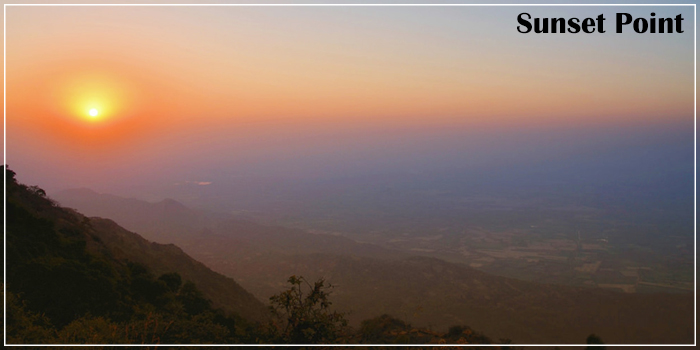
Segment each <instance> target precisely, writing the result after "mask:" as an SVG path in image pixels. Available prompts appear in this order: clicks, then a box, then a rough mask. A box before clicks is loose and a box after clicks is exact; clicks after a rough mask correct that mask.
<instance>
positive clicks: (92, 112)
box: [88, 108, 100, 118]
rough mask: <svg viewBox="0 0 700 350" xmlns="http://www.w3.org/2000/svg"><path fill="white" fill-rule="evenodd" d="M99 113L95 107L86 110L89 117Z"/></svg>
mask: <svg viewBox="0 0 700 350" xmlns="http://www.w3.org/2000/svg"><path fill="white" fill-rule="evenodd" d="M99 113H100V112H99V111H98V110H97V108H91V109H90V110H89V111H88V114H89V115H90V116H91V117H93V118H95V117H97V115H98V114H99Z"/></svg>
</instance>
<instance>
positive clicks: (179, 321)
mask: <svg viewBox="0 0 700 350" xmlns="http://www.w3.org/2000/svg"><path fill="white" fill-rule="evenodd" d="M6 175H7V182H6V188H7V208H6V210H7V222H6V227H7V236H6V239H7V241H6V249H7V266H6V268H7V279H6V281H5V283H6V286H7V292H8V295H7V297H8V316H7V319H6V325H7V334H8V342H10V343H27V342H30V343H61V342H67V343H85V342H88V343H89V342H92V343H135V342H141V343H160V342H163V343H198V342H207V343H208V342H242V341H247V339H246V336H248V335H246V334H245V333H241V330H242V329H246V327H249V326H247V325H251V324H250V322H249V320H263V319H264V318H265V315H266V314H267V310H266V308H265V307H264V305H263V304H262V303H261V302H259V301H258V300H256V299H255V298H254V297H252V296H251V295H250V294H249V293H247V292H246V291H245V290H243V289H242V288H241V287H240V286H238V285H237V284H236V283H235V282H234V281H233V280H232V279H230V278H227V277H224V276H222V275H219V274H217V273H214V272H212V271H211V270H209V269H207V268H206V267H205V266H204V265H202V264H201V263H198V262H196V261H194V260H193V259H191V258H190V257H189V256H187V255H186V254H184V253H183V252H182V251H181V250H180V249H179V248H177V247H175V246H165V245H159V244H155V243H149V242H147V241H146V240H144V239H143V238H141V237H139V236H138V235H136V234H134V233H131V232H128V231H126V230H124V229H122V228H120V227H119V226H117V225H116V224H114V223H113V222H111V221H108V220H104V219H89V218H86V217H85V216H83V215H81V214H79V213H77V212H75V211H73V210H70V209H64V208H61V207H59V206H58V205H57V204H56V203H55V202H53V201H52V200H51V199H49V198H47V197H46V194H45V192H44V191H43V190H42V189H40V188H38V187H29V186H25V185H22V184H20V183H18V182H17V180H16V179H15V174H14V172H12V171H10V170H6ZM193 282H194V283H193ZM200 288H201V291H200ZM210 300H213V305H214V306H217V307H221V308H222V309H214V308H212V307H211V305H212V302H211V301H210ZM39 335H40V336H39ZM147 335H148V337H146V336H147ZM139 337H140V338H139ZM137 338H138V339H137Z"/></svg>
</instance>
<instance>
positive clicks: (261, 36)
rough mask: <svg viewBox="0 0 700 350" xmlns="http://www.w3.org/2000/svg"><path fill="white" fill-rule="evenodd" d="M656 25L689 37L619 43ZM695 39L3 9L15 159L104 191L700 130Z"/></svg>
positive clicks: (306, 17)
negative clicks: (276, 164) (521, 141)
mask: <svg viewBox="0 0 700 350" xmlns="http://www.w3.org/2000/svg"><path fill="white" fill-rule="evenodd" d="M651 11H655V12H656V14H657V17H663V16H669V17H673V16H675V15H677V14H679V13H680V14H682V15H683V17H684V18H685V23H684V24H685V26H684V28H685V29H686V33H684V34H656V35H654V34H641V35H640V34H634V33H625V34H616V33H614V15H615V13H616V12H629V13H631V14H633V15H635V16H648V14H649V12H651ZM521 12H529V13H530V14H531V15H533V16H536V17H579V18H582V17H595V16H597V15H598V14H601V13H603V14H604V15H605V17H606V18H607V21H606V29H607V31H608V32H607V33H605V34H589V35H586V34H576V35H574V34H550V35H536V34H519V33H518V32H517V30H516V27H517V22H516V17H517V15H518V14H519V13H521ZM694 25H695V24H694V19H693V9H692V7H683V8H680V7H654V8H644V7H642V8H639V7H637V8H630V7H585V8H584V7H447V8H438V7H427V8H426V7H420V8H417V7H380V8H376V7H8V8H7V12H6V31H7V33H6V38H7V39H6V40H7V42H6V45H7V47H6V49H7V52H6V59H7V61H6V64H7V71H6V79H7V80H6V83H7V91H6V93H7V106H6V107H7V116H6V122H7V163H8V164H9V165H10V167H12V168H13V169H15V170H17V171H18V172H19V173H20V174H21V177H23V178H25V179H27V180H25V181H26V182H29V183H37V184H39V185H43V186H47V187H49V188H60V187H70V186H77V185H81V184H85V185H94V186H98V187H99V186H100V184H103V183H104V181H107V180H109V181H111V182H115V181H119V180H118V179H115V176H116V175H115V174H120V176H121V175H123V176H124V179H126V178H133V177H136V176H140V175H139V172H138V171H136V170H133V169H142V170H144V171H146V170H145V169H149V170H148V171H150V172H157V171H161V172H165V171H171V172H177V170H176V169H183V167H187V166H188V164H190V166H196V167H197V168H213V167H216V168H217V169H220V168H222V167H223V168H226V169H232V168H235V167H239V166H243V165H244V164H246V165H250V164H251V163H255V162H256V161H263V160H264V159H268V160H269V159H272V158H275V157H277V158H279V157H280V155H282V157H285V159H287V160H288V161H289V160H292V161H293V160H295V159H298V158H301V157H309V156H313V154H317V153H319V152H321V153H323V152H329V151H328V149H336V151H333V154H335V155H338V157H339V159H341V160H342V159H345V160H346V161H347V162H350V163H348V164H354V163H352V162H353V159H357V157H360V158H362V157H366V156H368V155H370V154H372V153H382V152H385V153H386V154H387V155H386V157H388V158H391V157H394V158H395V157H396V156H397V154H401V152H402V150H404V151H405V150H407V149H409V148H411V147H413V148H412V149H414V151H415V149H416V148H418V149H425V147H428V148H430V147H432V146H426V145H435V144H439V145H440V146H435V147H433V148H435V152H436V153H440V152H441V151H440V150H441V149H443V150H444V149H452V150H454V149H455V148H459V147H469V150H470V152H471V151H474V150H475V149H478V150H479V151H478V152H476V153H480V154H481V157H482V158H489V155H490V154H492V153H493V154H505V153H507V152H508V150H507V149H504V148H500V149H499V146H498V142H496V144H495V145H494V144H493V142H489V140H494V139H499V138H504V137H507V136H505V135H515V134H519V133H522V132H523V130H539V131H537V132H533V135H534V134H536V135H547V134H551V135H554V136H553V138H550V140H551V139H559V140H560V141H557V142H559V143H558V144H549V145H548V144H540V146H538V147H534V148H532V152H533V157H535V158H536V157H538V155H537V154H534V153H536V152H543V151H544V150H546V149H547V148H549V147H555V148H556V147H564V148H566V147H567V146H566V144H567V142H566V140H561V139H560V138H557V137H556V135H564V134H567V132H570V131H571V130H594V131H591V133H600V132H602V130H612V129H620V128H623V129H624V128H631V129H635V128H636V129H639V128H646V129H649V128H651V129H654V128H657V127H658V128H659V130H661V129H664V130H666V129H669V128H672V129H678V128H680V129H683V128H685V129H686V130H690V131H691V132H692V125H693V124H692V123H693V112H694V105H693V103H694V93H693V78H694V77H693V62H694V61H693V60H694V57H693V28H694ZM90 108H97V109H99V110H100V115H99V116H98V117H97V118H90V117H89V115H88V110H89V109H90ZM567 130H568V131H567ZM448 132H449V135H450V137H448V138H445V137H443V136H441V135H446V134H444V133H448ZM647 134H648V133H647V132H646V131H645V135H647ZM426 135H429V136H426ZM537 138H541V136H537ZM443 139H450V140H454V139H462V140H464V139H469V140H470V141H469V142H470V143H469V146H466V145H465V144H459V145H458V146H457V145H455V143H454V142H452V141H449V142H448V141H445V142H442V143H441V141H440V140H443ZM585 139H589V140H590V134H589V137H588V138H586V137H581V140H585ZM593 139H595V137H593ZM387 140H389V141H387ZM391 140H394V141H391ZM396 140H399V141H396ZM420 140H422V141H420ZM426 140H429V141H426ZM487 145H488V146H487ZM424 146H425V147H424ZM334 147H335V148H334ZM387 147H388V148H389V149H390V150H389V151H387ZM509 147H513V146H512V145H511V146H509ZM515 147H517V146H515ZM572 147H573V148H576V147H578V146H570V148H572ZM613 147H614V146H613ZM349 150H351V151H349ZM392 150H393V151H392ZM358 152H359V153H358ZM392 152H393V153H392ZM357 154H362V156H357ZM270 155H274V157H272V156H270ZM403 156H404V157H405V156H408V157H410V154H408V155H407V154H403ZM266 157H267V158H266ZM270 157H272V158H270ZM338 157H336V158H338ZM426 157H427V156H426ZM277 158H275V159H277ZM324 159H325V158H324ZM363 159H364V158H363ZM504 159H505V158H504ZM504 161H505V160H504ZM222 162H223V163H226V165H222ZM192 164H194V165H192ZM347 167H351V166H350V165H346V168H347ZM125 168H128V169H132V170H125ZM186 173H187V174H190V173H188V172H186ZM187 176H189V178H183V179H182V180H192V181H194V180H196V181H205V180H206V179H204V178H201V176H202V174H200V175H187ZM173 180H177V178H176V177H173ZM124 181H125V180H124Z"/></svg>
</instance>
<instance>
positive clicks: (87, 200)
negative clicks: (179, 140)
mask: <svg viewBox="0 0 700 350" xmlns="http://www.w3.org/2000/svg"><path fill="white" fill-rule="evenodd" d="M53 198H55V199H56V200H58V201H59V202H60V203H61V204H62V205H64V206H68V207H74V208H76V209H78V210H80V211H81V212H84V213H86V214H87V215H91V216H101V217H109V218H111V219H113V220H115V221H116V222H117V223H118V224H120V225H122V226H124V227H126V228H128V229H130V230H133V231H135V232H138V233H139V234H141V235H143V236H144V237H146V238H148V239H153V240H156V241H159V242H161V243H175V244H177V245H178V246H180V247H182V248H183V250H184V251H185V252H187V254H190V255H191V256H193V257H194V258H196V259H197V260H199V261H201V262H203V263H204V264H206V265H207V266H209V267H210V268H212V269H213V270H215V271H217V272H219V273H222V274H224V275H227V276H229V277H233V278H235V279H236V280H237V281H238V282H239V283H241V284H242V286H243V287H244V288H246V289H247V290H249V291H251V292H252V293H253V294H254V295H255V296H256V297H258V298H260V299H263V300H264V299H266V298H267V297H269V296H270V295H272V294H274V293H278V292H280V291H281V290H282V289H284V288H285V281H286V279H287V278H288V277H289V276H290V275H303V276H305V277H307V278H308V279H309V280H312V279H315V278H317V277H325V278H326V279H327V280H328V281H329V282H331V283H332V284H334V285H336V286H337V288H335V289H334V292H333V295H332V298H333V301H334V305H335V306H337V307H338V309H340V310H341V311H345V312H349V314H348V318H349V319H350V320H351V321H352V322H353V323H354V324H359V322H360V321H361V320H364V319H367V318H369V317H376V316H377V315H379V314H382V313H387V314H391V315H393V316H396V317H399V318H401V319H404V320H406V321H409V322H411V323H413V324H415V325H418V326H430V327H435V328H437V329H446V328H447V327H448V326H451V325H455V324H469V325H470V326H472V327H474V328H475V329H479V330H482V331H484V332H485V333H486V334H489V335H491V336H494V337H497V338H499V337H500V338H510V339H512V340H513V341H514V342H516V343H542V344H546V343H581V342H583V339H585V337H586V336H587V335H589V334H591V333H595V334H598V335H600V336H601V337H602V338H603V339H605V340H606V341H607V342H610V343H691V342H692V341H693V332H694V330H693V307H694V306H693V305H694V304H693V295H692V294H623V293H618V292H613V291H607V290H601V289H596V288H575V287H569V286H560V285H549V284H538V283H534V282H527V281H521V280H516V279H509V278H504V277H499V276H494V275H489V274H487V273H484V272H481V271H478V270H475V269H472V268H470V267H468V266H464V265H460V264H454V263H448V262H445V261H441V260H438V259H432V258H421V257H410V256H408V255H406V254H405V253H403V252H398V251H393V250H389V249H385V248H382V247H378V246H374V245H370V244H363V243H359V242H356V241H353V240H351V239H348V238H345V237H341V236H333V235H327V234H312V233H308V232H304V231H302V230H298V229H290V228H284V227H273V226H266V225H260V224H257V223H254V222H251V221H246V220H241V219H238V218H235V217H233V216H230V215H224V214H216V213H211V212H206V211H199V210H194V209H189V208H187V207H185V206H184V205H182V204H180V203H178V202H176V201H173V200H164V201H160V202H157V203H149V202H144V201H139V200H135V199H126V198H120V197H117V196H112V195H106V194H98V193H96V192H94V191H90V190H86V189H80V190H68V191H63V192H59V193H56V194H54V195H53ZM93 220H94V219H93ZM97 222H102V221H97ZM114 230H117V229H116V228H115V229H114ZM117 231H119V230H117ZM171 249H176V248H174V247H172V248H171ZM203 289H204V288H203Z"/></svg>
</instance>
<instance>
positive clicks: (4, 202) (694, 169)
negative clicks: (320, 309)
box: [3, 4, 698, 347]
mask: <svg viewBox="0 0 700 350" xmlns="http://www.w3.org/2000/svg"><path fill="white" fill-rule="evenodd" d="M8 6H10V7H37V6H49V7H80V6H88V7H117V6H119V7H124V6H126V7H205V6H206V7H222V6H225V7H507V6H511V7H611V6H616V7H624V6H628V7H650V6H664V7H690V6H692V7H693V17H694V18H693V24H694V26H693V73H694V76H693V90H694V93H695V94H694V96H693V104H694V111H693V114H694V115H693V119H694V121H693V126H694V130H693V140H694V148H693V179H694V181H693V217H694V221H693V231H694V236H693V241H694V246H693V254H694V256H695V259H694V261H693V268H694V271H695V274H694V276H693V280H694V285H695V289H694V292H693V294H694V296H695V300H694V310H693V314H694V319H693V322H694V325H695V334H694V336H693V344H605V345H604V346H613V347H617V346H643V347H647V346H697V147H698V142H697V120H698V118H697V92H698V90H697V26H698V24H697V4H3V166H5V165H6V164H7V59H6V57H7V20H6V16H7V7H8ZM3 180H4V182H3V239H4V241H3V258H4V261H3V297H4V300H3V320H7V286H6V283H5V281H6V279H7V263H6V260H7V244H6V241H7V187H6V186H5V184H6V183H7V173H6V172H5V171H3ZM3 325H4V327H3V345H4V346H41V347H46V346H61V347H63V346H81V347H82V346H141V347H144V346H153V347H158V346H237V347H238V346H252V347H261V346H281V347H290V346H295V347H299V346H311V347H320V346H333V347H336V346H344V347H345V346H347V347H358V346H363V347H370V346H373V347H386V346H396V347H421V346H424V347H428V346H430V347H447V346H479V347H481V346H504V345H506V346H525V347H530V346H548V347H568V346H590V344H465V345H461V344H7V325H6V323H5V322H4V321H3Z"/></svg>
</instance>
